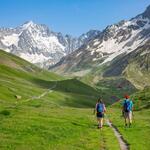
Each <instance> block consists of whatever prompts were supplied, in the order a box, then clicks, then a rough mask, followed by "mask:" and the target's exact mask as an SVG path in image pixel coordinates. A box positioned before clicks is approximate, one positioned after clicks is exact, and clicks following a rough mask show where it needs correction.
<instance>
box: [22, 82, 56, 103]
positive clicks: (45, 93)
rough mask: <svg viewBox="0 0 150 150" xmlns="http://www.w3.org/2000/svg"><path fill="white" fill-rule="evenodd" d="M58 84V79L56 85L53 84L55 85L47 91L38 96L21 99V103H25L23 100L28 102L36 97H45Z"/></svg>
mask: <svg viewBox="0 0 150 150" xmlns="http://www.w3.org/2000/svg"><path fill="white" fill-rule="evenodd" d="M56 86H57V81H56V83H55V85H53V86H52V87H51V88H49V89H48V90H47V91H45V92H43V93H42V94H40V95H38V96H32V97H30V98H28V99H26V100H24V101H21V103H23V102H28V101H31V100H35V99H37V100H38V99H40V98H42V97H44V96H45V95H47V94H48V93H51V92H53V89H54V88H56Z"/></svg>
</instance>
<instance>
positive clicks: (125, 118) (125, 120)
mask: <svg viewBox="0 0 150 150" xmlns="http://www.w3.org/2000/svg"><path fill="white" fill-rule="evenodd" d="M127 118H128V117H127V113H126V112H124V122H125V126H127Z"/></svg>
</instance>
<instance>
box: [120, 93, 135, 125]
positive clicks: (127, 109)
mask: <svg viewBox="0 0 150 150" xmlns="http://www.w3.org/2000/svg"><path fill="white" fill-rule="evenodd" d="M132 111H133V102H132V100H131V99H130V96H128V95H125V100H124V101H123V104H122V113H123V116H124V119H125V126H126V127H127V126H128V125H129V127H130V126H131V124H132Z"/></svg>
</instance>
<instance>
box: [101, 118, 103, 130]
mask: <svg viewBox="0 0 150 150" xmlns="http://www.w3.org/2000/svg"><path fill="white" fill-rule="evenodd" d="M102 127H103V118H101V128H102Z"/></svg>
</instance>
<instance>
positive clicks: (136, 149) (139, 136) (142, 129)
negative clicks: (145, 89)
mask: <svg viewBox="0 0 150 150" xmlns="http://www.w3.org/2000/svg"><path fill="white" fill-rule="evenodd" d="M108 113H109V118H110V119H111V121H112V123H113V124H114V125H115V126H116V127H117V128H118V130H119V131H120V133H121V134H122V135H123V137H124V139H125V140H126V141H127V143H128V144H129V146H130V150H149V149H150V142H149V139H150V117H149V116H150V110H149V109H143V110H140V111H135V112H134V116H133V124H132V126H131V127H130V128H125V126H124V118H123V117H122V116H121V110H120V109H118V108H115V107H113V106H112V107H111V108H109V112H108Z"/></svg>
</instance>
